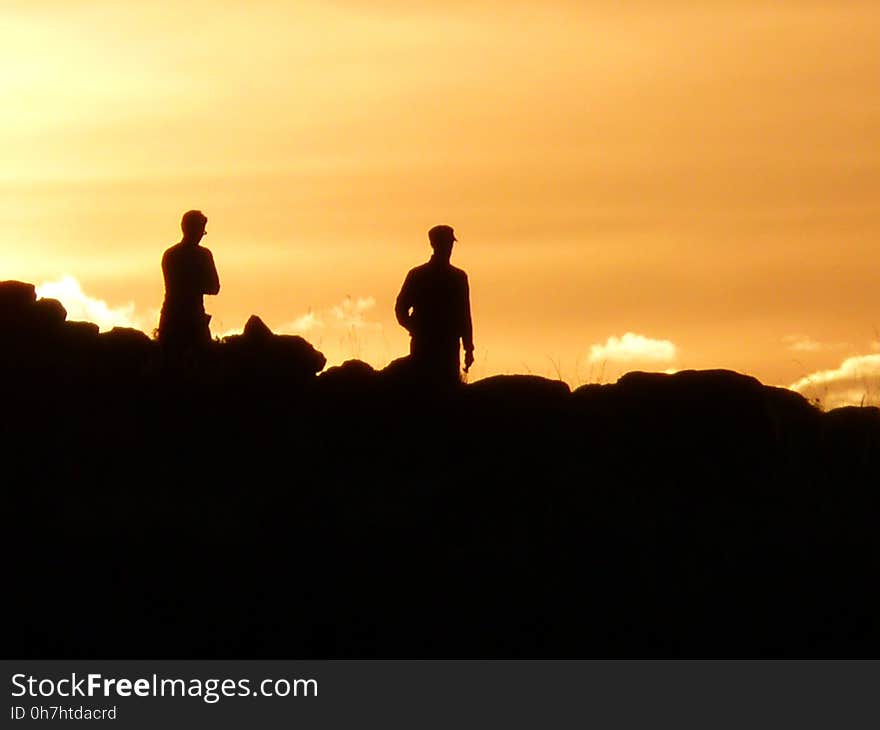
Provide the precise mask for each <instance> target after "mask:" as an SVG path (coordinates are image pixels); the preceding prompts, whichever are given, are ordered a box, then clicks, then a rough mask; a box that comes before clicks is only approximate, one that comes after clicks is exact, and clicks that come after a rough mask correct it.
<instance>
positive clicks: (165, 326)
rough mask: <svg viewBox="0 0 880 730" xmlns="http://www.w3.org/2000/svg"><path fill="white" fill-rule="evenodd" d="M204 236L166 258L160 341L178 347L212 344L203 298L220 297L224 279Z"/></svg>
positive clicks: (185, 243) (180, 245)
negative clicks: (221, 282)
mask: <svg viewBox="0 0 880 730" xmlns="http://www.w3.org/2000/svg"><path fill="white" fill-rule="evenodd" d="M204 220H205V222H207V219H204ZM201 235H204V225H202V233H201ZM201 235H198V237H197V238H196V239H195V240H194V241H193V240H187V238H186V237H185V238H184V240H183V241H181V242H180V243H178V244H175V245H174V246H172V247H171V248H169V249H168V250H167V251H165V253H164V255H163V256H162V275H163V277H164V279H165V302H164V303H163V305H162V314H161V317H160V319H159V340H160V341H161V342H162V343H163V344H166V345H169V346H171V347H174V348H187V347H193V346H202V345H206V344H207V343H209V342H210V341H211V331H210V329H209V327H208V323H209V322H210V319H211V318H210V317H209V316H208V315H207V314H205V305H204V301H203V299H202V297H203V295H205V294H217V293H218V292H219V291H220V280H219V277H218V276H217V268H216V267H215V265H214V257H213V256H212V255H211V252H210V251H209V250H208V249H207V248H204V247H203V246H199V245H198V239H200V238H201Z"/></svg>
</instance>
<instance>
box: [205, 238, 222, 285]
mask: <svg viewBox="0 0 880 730" xmlns="http://www.w3.org/2000/svg"><path fill="white" fill-rule="evenodd" d="M202 250H203V251H204V252H205V253H204V256H205V289H204V291H203V292H202V293H203V294H218V293H219V292H220V277H219V276H217V267H216V266H215V265H214V256H213V255H212V254H211V252H210V251H209V250H208V249H206V248H205V249H202Z"/></svg>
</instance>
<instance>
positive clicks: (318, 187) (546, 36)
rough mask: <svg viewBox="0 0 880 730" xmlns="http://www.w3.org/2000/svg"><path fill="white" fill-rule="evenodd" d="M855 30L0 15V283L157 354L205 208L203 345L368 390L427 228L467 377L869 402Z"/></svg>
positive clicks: (500, 6)
mask: <svg viewBox="0 0 880 730" xmlns="http://www.w3.org/2000/svg"><path fill="white" fill-rule="evenodd" d="M878 29H880V6H877V4H876V3H874V2H869V1H867V0H840V1H839V2H835V3H831V2H813V1H811V0H780V1H776V2H763V1H762V2H759V1H758V0H736V1H734V0H715V1H713V2H710V3H699V4H697V3H689V2H684V0H666V1H656V2H655V1H653V0H652V1H651V2H649V1H648V0H630V1H625V2H621V3H611V2H604V1H603V2H590V1H589V0H579V1H575V0H547V1H546V2H542V3H524V2H515V1H513V2H511V1H510V0H506V1H505V2H501V1H500V0H486V1H483V2H480V1H478V2H449V1H448V0H447V1H446V2H442V3H441V2H433V1H431V2H429V1H428V0H416V1H410V2H402V0H385V1H380V2H369V3H368V2H356V1H355V0H339V1H337V2H332V1H327V0H321V1H320V2H318V1H317V0H313V1H309V0H305V1H301V2H293V1H291V2H282V1H281V0H253V1H248V2H245V1H244V0H241V1H233V2H225V3H208V2H199V1H196V2H185V1H184V2H173V3H171V2H150V3H143V2H135V1H134V0H112V1H109V0H82V1H78V0H63V1H61V0H57V1H55V2H50V1H45V0H44V1H41V0H35V1H34V0H30V1H28V2H19V1H16V0H12V1H10V0H0V98H2V100H3V108H4V114H3V116H2V118H0V145H2V153H3V160H4V164H3V167H2V169H0V190H2V196H0V278H3V279H5V278H15V279H22V280H26V281H32V282H34V283H37V284H45V283H52V282H56V283H57V282H66V283H65V284H64V286H65V287H66V288H64V289H62V290H63V291H64V292H66V296H68V298H69V300H71V301H72V300H73V299H76V298H79V300H80V302H81V304H82V306H83V307H84V309H82V311H83V312H89V311H98V310H95V309H94V308H93V309H91V310H89V309H88V307H87V306H86V304H87V302H88V301H93V300H94V301H99V302H103V303H104V306H105V309H106V310H107V311H109V312H116V313H117V314H118V316H119V317H120V322H121V323H132V324H134V325H136V326H140V327H143V328H145V329H150V328H151V327H152V326H155V321H154V320H155V313H156V311H157V310H158V307H159V306H160V304H161V299H162V280H161V273H160V270H159V261H160V258H161V255H162V251H163V250H164V249H165V248H166V247H167V246H169V245H171V244H172V243H174V242H176V241H177V240H179V229H178V222H179V218H180V215H181V213H182V212H183V211H184V210H186V209H189V208H200V209H202V210H204V211H205V213H206V214H207V215H208V218H209V223H208V231H209V235H208V237H207V238H206V239H205V241H204V243H205V245H207V246H209V247H210V248H211V249H212V251H213V253H214V258H215V260H216V262H217V266H218V269H219V272H220V278H221V284H222V288H221V292H220V295H219V296H218V297H214V298H208V300H207V305H206V306H207V309H208V311H209V312H211V313H212V314H213V317H214V319H213V323H212V326H213V327H214V332H215V334H222V333H224V332H231V331H235V330H240V329H241V327H242V326H243V324H244V322H245V320H246V319H247V317H248V316H249V315H250V314H252V313H256V314H259V315H260V316H261V317H262V318H263V319H264V320H265V321H266V323H267V324H269V325H270V326H271V327H273V328H274V329H276V330H284V331H298V332H301V333H302V334H303V335H304V336H306V337H307V338H309V339H310V340H311V341H313V342H314V343H315V344H316V346H319V347H320V349H322V350H323V351H324V352H325V354H326V355H327V356H328V359H329V360H330V361H331V363H332V362H339V361H341V360H343V359H346V358H347V357H352V356H356V357H361V358H363V359H365V360H367V361H369V362H371V363H373V364H374V365H376V366H381V365H383V364H384V363H386V362H388V361H389V360H390V359H392V358H394V357H397V356H399V355H401V354H404V353H405V352H406V350H407V340H406V337H405V333H404V332H403V331H402V330H401V329H400V328H399V327H398V326H397V324H396V323H395V321H394V317H393V311H392V308H393V303H394V298H395V297H396V295H397V292H398V290H399V287H400V284H401V282H402V281H403V277H404V276H405V274H406V271H407V270H408V269H409V268H410V267H412V266H414V265H416V264H418V263H421V262H422V261H423V260H425V259H426V258H427V256H428V255H429V249H428V246H427V240H426V231H427V229H428V228H429V227H431V226H432V225H434V224H436V223H449V224H452V225H453V226H455V228H456V232H457V234H458V236H459V238H460V243H459V244H458V246H457V248H456V250H455V252H454V254H453V263H456V264H457V265H459V266H461V267H462V268H464V269H466V270H467V271H468V273H469V276H470V279H471V289H472V298H473V312H474V322H475V341H476V345H477V351H476V355H477V363H476V366H475V375H476V376H477V377H480V376H485V375H490V374H493V373H497V372H534V373H538V374H543V375H550V376H556V375H557V374H561V375H562V376H563V377H564V378H565V379H567V380H569V382H571V383H572V384H577V383H579V382H586V381H588V380H595V379H597V377H599V375H598V374H599V373H601V377H602V378H605V379H614V378H616V377H617V375H619V374H620V373H622V372H624V371H626V370H629V369H636V368H642V369H658V370H664V369H669V368H707V367H726V368H731V369H736V370H740V371H743V372H748V373H750V374H753V375H755V376H756V377H758V378H760V379H761V380H763V381H764V382H768V383H774V384H783V385H790V384H794V383H796V382H797V381H799V380H800V379H801V378H803V377H805V376H808V375H810V374H811V373H816V376H815V380H816V383H817V386H816V387H817V388H819V390H818V391H816V392H815V393H814V394H815V395H819V396H823V395H824V396H825V397H827V398H828V399H829V400H833V398H835V397H837V396H836V395H835V393H836V391H835V388H836V387H837V384H841V385H840V388H839V389H838V390H840V393H843V392H846V393H852V392H857V391H859V390H861V392H862V395H865V394H866V393H867V394H868V395H869V397H870V395H871V393H874V395H875V396H876V395H877V393H876V391H878V390H880V388H878V387H877V386H876V385H875V383H877V382H878V379H880V362H878V359H877V355H876V351H877V349H878V344H877V342H878V340H880V335H878V329H880V315H878V314H875V313H878V312H880V289H878V287H877V279H878V269H880V266H878V265H876V264H875V263H874V262H875V261H876V259H877V256H876V248H877V245H878V241H880V145H878V144H877V141H878V139H880V96H878V95H877V93H876V92H877V88H878V84H880V53H878V52H877V48H878V41H880V38H878V36H880V31H878ZM65 276H69V277H72V281H73V284H71V279H65V278H64V277H65ZM74 284H75V286H74ZM77 292H78V293H77ZM65 303H66V304H67V306H68V309H69V310H71V309H72V306H71V304H69V303H68V302H65ZM76 311H80V310H76ZM100 311H102V312H103V311H104V310H100ZM83 316H86V315H83ZM93 316H96V315H93ZM102 316H103V315H102ZM603 357H604V359H601V358H603ZM829 373H830V375H829ZM801 387H809V386H803V385H802V386H801ZM841 398H842V396H841ZM846 399H849V400H852V399H853V397H851V396H849V395H848V396H846V398H842V400H841V402H843V401H844V400H846Z"/></svg>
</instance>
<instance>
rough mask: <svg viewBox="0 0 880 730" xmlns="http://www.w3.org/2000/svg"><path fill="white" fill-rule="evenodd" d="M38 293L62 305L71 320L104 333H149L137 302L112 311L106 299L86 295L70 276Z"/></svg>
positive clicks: (43, 286) (50, 282) (65, 276)
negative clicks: (137, 310)
mask: <svg viewBox="0 0 880 730" xmlns="http://www.w3.org/2000/svg"><path fill="white" fill-rule="evenodd" d="M36 289H37V296H39V297H44V298H47V299H57V300H58V301H59V302H61V303H62V304H63V305H64V308H65V309H66V310H67V319H68V320H72V321H76V320H82V321H86V322H94V323H95V324H96V325H98V327H99V328H100V329H101V331H105V330H109V329H113V328H114V327H134V328H135V329H139V330H143V331H146V327H145V326H144V321H145V320H144V318H143V317H141V316H138V315H137V314H136V313H135V306H134V302H127V303H126V304H123V305H122V306H119V307H111V306H110V305H109V304H107V302H105V301H104V300H103V299H96V298H95V297H91V296H89V295H88V294H86V293H85V292H84V291H83V289H82V286H80V283H79V282H78V281H77V280H76V278H75V277H73V276H71V275H70V274H65V275H64V276H62V277H61V278H60V279H58V280H56V281H46V282H43V283H42V284H40V285H38V286H37V287H36ZM153 319H155V318H153Z"/></svg>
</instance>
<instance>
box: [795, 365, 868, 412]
mask: <svg viewBox="0 0 880 730" xmlns="http://www.w3.org/2000/svg"><path fill="white" fill-rule="evenodd" d="M789 388H790V389H791V390H794V391H797V392H798V393H800V394H801V395H803V396H804V397H806V398H809V399H810V400H815V401H818V402H819V403H820V404H821V405H822V406H823V407H824V408H826V409H831V408H838V407H840V406H847V405H855V406H858V405H876V404H877V403H878V401H880V354H874V355H856V356H855V357H849V358H847V359H846V360H844V361H843V362H842V363H841V364H840V367H837V368H834V369H831V370H819V371H817V372H815V373H812V374H810V375H807V376H806V377H803V378H801V379H800V380H798V381H797V382H796V383H792V384H791V385H790V386H789Z"/></svg>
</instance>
